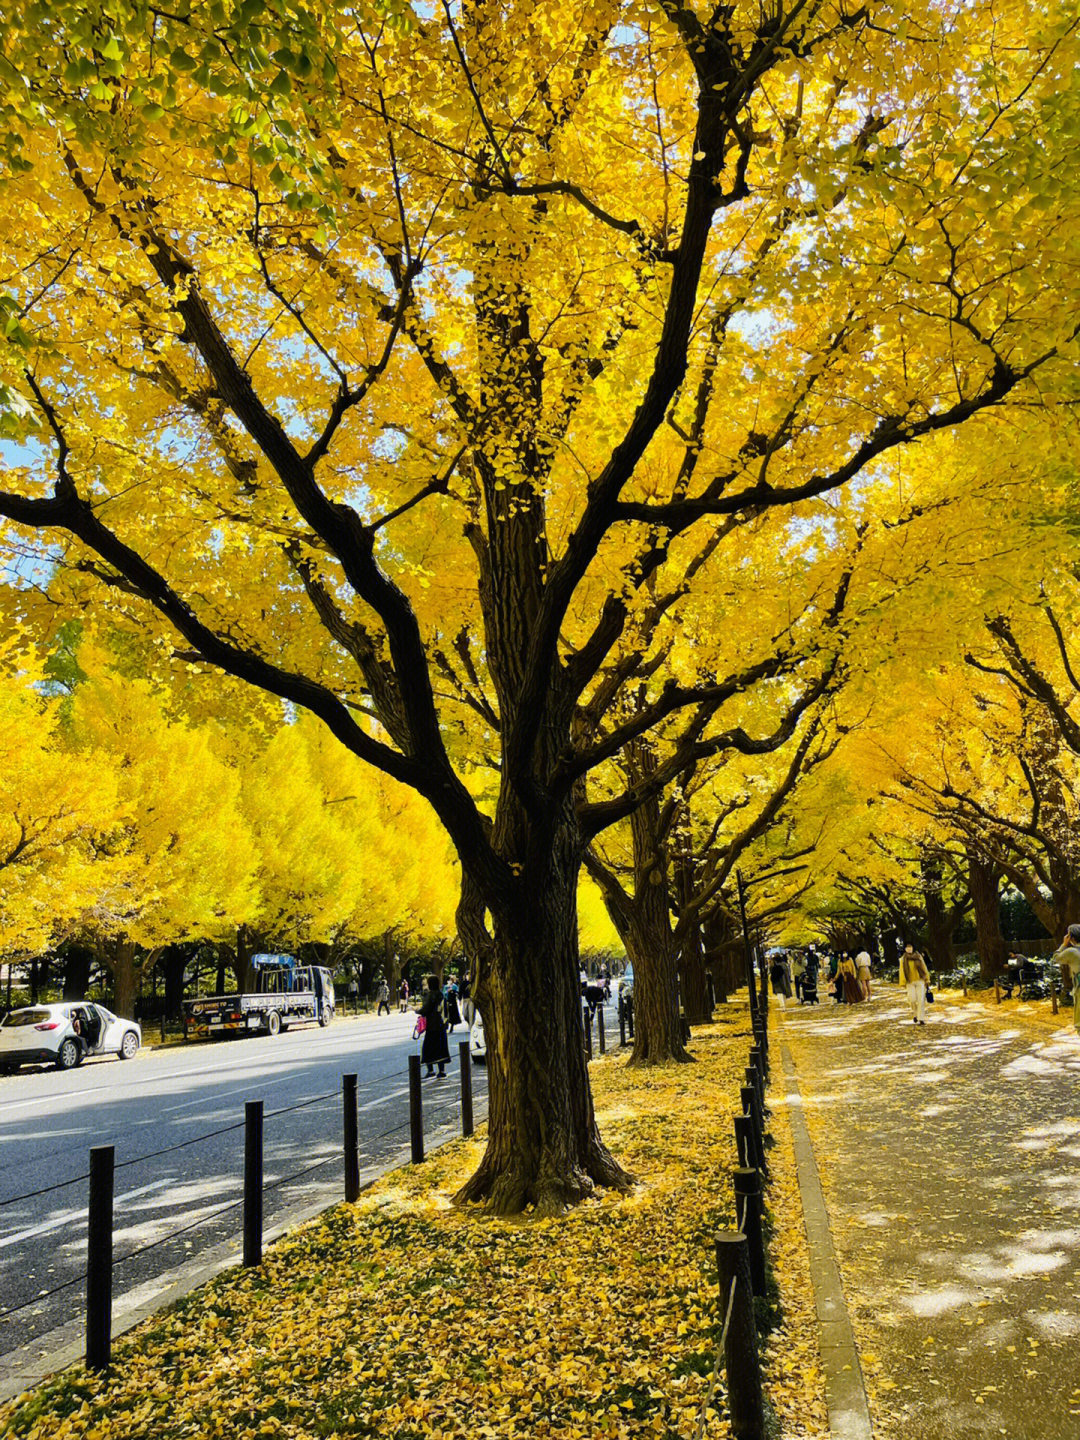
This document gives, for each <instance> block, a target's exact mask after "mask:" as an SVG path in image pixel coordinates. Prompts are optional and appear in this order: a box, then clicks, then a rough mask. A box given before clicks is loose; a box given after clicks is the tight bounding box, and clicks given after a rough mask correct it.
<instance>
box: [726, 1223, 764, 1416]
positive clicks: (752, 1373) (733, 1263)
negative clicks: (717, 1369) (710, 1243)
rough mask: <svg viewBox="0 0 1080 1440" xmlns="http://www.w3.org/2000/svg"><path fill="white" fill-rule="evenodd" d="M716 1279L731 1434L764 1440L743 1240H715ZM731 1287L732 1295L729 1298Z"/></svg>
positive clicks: (733, 1233) (732, 1236)
mask: <svg viewBox="0 0 1080 1440" xmlns="http://www.w3.org/2000/svg"><path fill="white" fill-rule="evenodd" d="M714 1244H715V1247H716V1268H717V1270H718V1272H719V1275H720V1310H721V1323H723V1319H724V1317H726V1316H728V1305H729V1303H730V1306H731V1310H730V1318H728V1324H727V1331H726V1333H725V1335H724V1368H725V1370H726V1372H727V1392H728V1393H727V1401H728V1413H729V1417H730V1423H731V1433H732V1435H733V1436H734V1437H735V1440H764V1437H765V1404H764V1400H763V1397H762V1393H761V1362H760V1360H759V1359H758V1339H757V1325H756V1323H755V1321H754V1295H753V1282H752V1280H751V1278H750V1256H749V1250H748V1246H747V1242H746V1236H745V1235H740V1234H739V1232H738V1231H737V1230H721V1231H720V1233H719V1234H718V1235H717V1236H716V1239H715V1242H714ZM732 1284H734V1287H735V1289H734V1294H732Z"/></svg>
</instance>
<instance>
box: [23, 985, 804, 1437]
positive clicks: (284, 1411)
mask: <svg viewBox="0 0 1080 1440" xmlns="http://www.w3.org/2000/svg"><path fill="white" fill-rule="evenodd" d="M748 1030H749V1026H748V1023H747V1017H746V1011H745V1008H744V1007H741V1006H734V1005H733V1006H731V1007H729V1008H728V1009H727V1010H726V1011H725V1012H724V1013H723V1019H722V1022H721V1023H720V1024H717V1025H715V1026H712V1027H710V1028H708V1029H702V1030H701V1031H699V1032H697V1033H696V1034H695V1036H694V1041H693V1046H692V1048H693V1051H694V1053H695V1055H696V1056H697V1063H696V1064H693V1065H683V1066H677V1067H672V1068H663V1069H657V1070H629V1069H627V1068H626V1065H625V1063H624V1061H623V1060H622V1059H620V1058H617V1057H614V1056H609V1057H608V1058H607V1059H606V1060H604V1061H601V1062H597V1063H594V1064H593V1066H592V1067H591V1072H590V1073H591V1076H592V1083H593V1090H594V1096H595V1101H596V1110H597V1117H598V1121H599V1124H600V1127H601V1130H602V1132H603V1134H604V1137H605V1140H606V1141H607V1143H608V1144H609V1145H610V1146H611V1148H612V1150H613V1151H614V1153H615V1154H616V1155H617V1156H618V1157H619V1158H620V1160H621V1161H622V1162H623V1163H624V1164H625V1165H626V1166H627V1167H628V1168H629V1169H630V1170H631V1171H633V1173H634V1174H635V1175H636V1176H637V1179H638V1184H637V1186H636V1188H635V1190H634V1191H633V1193H632V1194H631V1195H629V1196H626V1197H623V1196H619V1195H616V1194H602V1195H600V1196H598V1197H597V1198H596V1199H593V1200H590V1201H588V1202H587V1203H585V1204H583V1205H581V1206H580V1207H578V1208H577V1209H576V1210H574V1211H572V1212H571V1213H570V1214H568V1215H566V1216H564V1217H562V1218H559V1219H549V1220H535V1219H532V1218H530V1217H528V1216H526V1217H521V1218H518V1219H512V1220H497V1219H492V1218H490V1217H488V1216H486V1215H484V1214H483V1213H482V1212H481V1211H480V1210H478V1209H476V1208H473V1207H469V1208H467V1209H464V1210H463V1209H459V1208H456V1207H454V1206H452V1205H451V1202H450V1197H451V1196H452V1194H453V1193H454V1191H455V1190H456V1189H457V1188H458V1186H459V1185H460V1184H461V1183H463V1181H464V1180H465V1179H466V1178H467V1176H468V1175H469V1174H470V1173H471V1172H472V1170H473V1168H474V1167H475V1166H476V1164H477V1163H478V1162H479V1160H480V1156H481V1154H482V1139H474V1140H471V1141H459V1142H455V1143H454V1144H452V1145H450V1146H447V1147H445V1148H444V1149H443V1150H441V1151H439V1152H438V1153H437V1154H436V1155H435V1156H433V1157H432V1158H431V1159H430V1160H429V1161H428V1162H427V1163H425V1164H424V1165H422V1166H417V1167H408V1168H406V1169H402V1170H398V1171H395V1172H394V1173H393V1174H390V1175H387V1176H385V1177H384V1178H383V1179H382V1180H380V1181H379V1182H378V1183H376V1184H375V1185H374V1186H372V1187H371V1188H370V1189H369V1190H367V1191H365V1193H364V1194H363V1195H362V1196H361V1198H360V1201H359V1202H358V1203H357V1204H356V1205H355V1206H346V1205H339V1206H336V1207H335V1208H334V1209H332V1210H329V1211H327V1212H326V1213H325V1214H324V1215H323V1216H321V1217H320V1218H319V1219H318V1220H317V1221H315V1222H312V1223H310V1224H308V1225H306V1226H304V1227H302V1228H300V1229H298V1230H296V1231H294V1232H292V1233H291V1234H290V1235H288V1236H287V1237H286V1238H285V1239H284V1240H282V1241H281V1242H279V1243H278V1244H277V1245H276V1246H274V1247H273V1248H272V1249H271V1250H269V1251H268V1252H267V1254H266V1256H265V1259H264V1262H263V1264H262V1266H261V1267H259V1268H258V1269H257V1270H249V1271H244V1270H231V1271H229V1272H227V1273H226V1274H224V1275H222V1276H221V1277H219V1278H218V1279H216V1280H215V1281H213V1282H211V1283H210V1284H209V1285H207V1286H205V1287H203V1288H202V1289H201V1290H198V1291H196V1292H194V1293H193V1294H192V1295H190V1296H188V1297H187V1298H186V1299H185V1300H183V1301H181V1302H180V1303H179V1304H177V1305H176V1306H174V1307H173V1308H172V1309H171V1310H169V1311H165V1312H163V1313H162V1314H160V1315H158V1316H156V1317H155V1318H154V1319H152V1320H150V1321H148V1322H147V1323H146V1324H144V1325H143V1326H141V1327H140V1328H138V1329H136V1330H133V1331H131V1332H130V1333H129V1334H128V1335H126V1336H124V1337H123V1338H122V1339H120V1340H118V1341H117V1343H116V1344H115V1346H114V1364H113V1370H112V1373H111V1375H110V1376H109V1377H107V1378H106V1377H100V1376H95V1375H92V1374H88V1373H86V1372H85V1371H83V1370H81V1369H80V1370H72V1371H68V1372H65V1373H64V1374H62V1375H60V1376H58V1377H56V1378H55V1379H54V1380H53V1381H51V1382H50V1383H48V1384H46V1385H45V1386H43V1387H41V1388H40V1389H39V1390H36V1391H33V1392H30V1393H29V1394H27V1395H24V1396H21V1397H19V1398H18V1399H17V1400H15V1401H13V1402H12V1403H10V1404H9V1405H7V1406H6V1407H3V1408H0V1434H2V1435H4V1436H9V1435H10V1436H12V1437H18V1440H112V1437H116V1440H120V1437H123V1440H140V1437H154V1440H165V1437H168V1440H174V1437H175V1440H179V1437H188V1436H192V1437H194V1436H199V1437H207V1440H209V1437H214V1436H223V1437H228V1440H247V1437H275V1436H280V1437H320V1440H323V1437H325V1440H334V1437H342V1440H344V1437H354V1436H384V1437H387V1440H390V1437H393V1440H421V1437H423V1440H450V1437H466V1436H467V1437H469V1440H511V1437H518V1436H520V1437H526V1436H528V1437H552V1440H586V1437H589V1440H592V1437H620V1440H621V1437H627V1440H629V1437H638V1436H641V1437H661V1440H675V1437H679V1440H683V1437H685V1440H694V1437H696V1436H697V1435H698V1433H699V1428H698V1427H699V1419H700V1417H701V1412H702V1407H703V1403H704V1401H705V1400H706V1397H707V1396H708V1394H709V1390H710V1382H711V1380H712V1375H713V1369H714V1364H715V1347H716V1342H717V1339H718V1335H719V1329H720V1322H721V1318H722V1317H721V1316H720V1315H719V1313H718V1312H719V1300H718V1290H717V1280H716V1274H715V1261H714V1257H713V1250H712V1243H711V1242H712V1236H713V1233H714V1232H715V1230H716V1229H717V1228H726V1227H731V1226H733V1225H734V1215H733V1205H732V1201H731V1180H730V1172H731V1169H732V1167H733V1166H734V1165H735V1164H736V1163H737V1162H736V1156H735V1148H734V1140H733V1130H732V1116H733V1114H734V1111H735V1107H736V1105H737V1103H738V1095H739V1085H740V1083H741V1080H742V1069H743V1066H744V1064H745V1056H746V1049H747V1043H748ZM774 1108H775V1109H776V1111H777V1112H778V1113H777V1115H776V1117H775V1118H774V1129H775V1130H776V1132H777V1144H776V1147H775V1149H774V1150H773V1152H772V1155H773V1168H774V1173H775V1176H776V1178H775V1180H774V1183H773V1184H772V1186H771V1187H770V1190H769V1196H768V1204H769V1206H770V1210H771V1211H772V1214H771V1225H772V1230H773V1238H772V1258H773V1263H774V1280H775V1282H776V1285H777V1286H778V1290H776V1289H775V1287H774V1297H776V1298H778V1301H779V1307H778V1306H777V1304H776V1303H775V1300H774V1303H773V1304H772V1305H771V1306H769V1307H763V1308H764V1309H767V1310H768V1311H769V1314H768V1316H766V1317H765V1318H766V1319H767V1322H771V1323H772V1325H773V1328H772V1330H771V1333H770V1334H769V1336H768V1339H767V1340H766V1341H765V1342H764V1344H763V1362H764V1367H765V1387H766V1393H767V1395H768V1397H769V1401H770V1403H771V1405H772V1407H773V1408H774V1411H775V1413H776V1416H777V1419H778V1431H777V1433H778V1434H780V1435H782V1436H783V1437H803V1436H821V1435H824V1434H826V1433H827V1426H826V1424H825V1420H824V1416H825V1409H824V1402H823V1392H822V1385H821V1378H820V1367H819V1364H818V1361H817V1350H816V1328H815V1324H814V1318H813V1300H812V1295H811V1292H810V1282H809V1275H808V1269H807V1257H806V1251H805V1236H804V1234H803V1230H802V1215H801V1210H800V1208H799V1202H798V1189H797V1184H796V1180H795V1172H794V1161H793V1157H792V1154H791V1143H790V1135H789V1133H788V1131H787V1126H786V1121H785V1120H784V1118H783V1115H782V1105H781V1104H780V1103H779V1102H777V1103H775V1104H774ZM778 1321H779V1323H777V1322H778ZM723 1396H724V1387H723V1384H722V1383H721V1384H720V1386H719V1387H717V1390H716V1399H715V1410H712V1409H710V1410H709V1411H708V1412H707V1414H706V1415H705V1424H704V1427H703V1429H704V1435H705V1436H707V1437H710V1440H714V1437H724V1436H727V1435H729V1434H730V1431H729V1428H728V1426H727V1423H726V1420H725V1418H724V1407H723Z"/></svg>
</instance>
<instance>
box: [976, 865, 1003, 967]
mask: <svg viewBox="0 0 1080 1440" xmlns="http://www.w3.org/2000/svg"><path fill="white" fill-rule="evenodd" d="M967 857H968V885H969V887H970V890H971V899H972V903H973V905H974V907H975V948H976V949H977V950H978V952H979V975H980V977H981V978H982V979H983V980H984V981H985V982H987V983H989V982H991V981H992V980H993V979H994V976H995V975H1000V974H1001V973H1002V971H1003V970H1004V969H1005V960H1006V955H1007V952H1006V946H1005V937H1004V935H1003V934H1002V933H1001V896H1000V893H999V891H1000V883H1001V871H1000V869H999V868H998V866H997V865H995V864H994V863H993V861H991V860H987V859H986V857H985V856H984V855H982V854H980V853H979V851H977V850H976V849H974V847H969V848H968V852H967Z"/></svg>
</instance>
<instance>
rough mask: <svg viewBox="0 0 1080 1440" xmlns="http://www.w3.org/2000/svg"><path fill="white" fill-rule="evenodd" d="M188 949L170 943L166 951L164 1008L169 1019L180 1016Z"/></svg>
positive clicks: (163, 967) (164, 963)
mask: <svg viewBox="0 0 1080 1440" xmlns="http://www.w3.org/2000/svg"><path fill="white" fill-rule="evenodd" d="M188 958H189V957H188V949H187V947H186V946H182V945H170V946H169V947H168V949H167V951H166V953H165V956H164V960H163V964H162V967H161V968H162V973H163V975H164V978H165V997H164V1001H163V1004H164V1009H165V1018H166V1019H167V1020H176V1019H178V1018H179V1015H180V1011H181V1005H182V1002H183V998H184V971H185V970H186V969H187V965H188Z"/></svg>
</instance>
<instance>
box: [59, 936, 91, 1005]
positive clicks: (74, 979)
mask: <svg viewBox="0 0 1080 1440" xmlns="http://www.w3.org/2000/svg"><path fill="white" fill-rule="evenodd" d="M93 960H94V956H93V952H92V951H91V950H89V949H88V948H87V947H86V946H85V945H69V946H68V949H67V953H66V955H65V956H64V999H65V1000H85V999H86V991H87V989H88V987H89V985H90V966H91V965H92V964H93Z"/></svg>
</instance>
